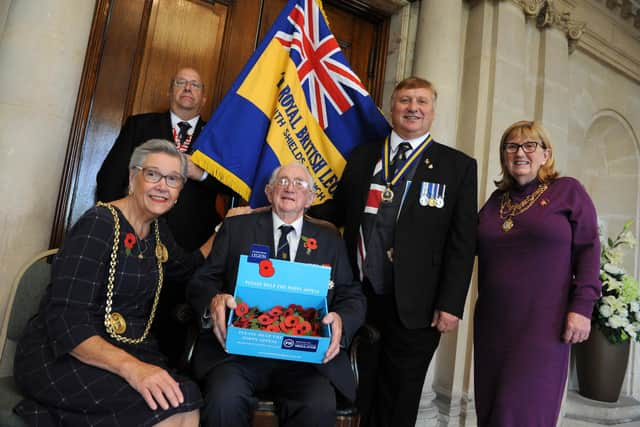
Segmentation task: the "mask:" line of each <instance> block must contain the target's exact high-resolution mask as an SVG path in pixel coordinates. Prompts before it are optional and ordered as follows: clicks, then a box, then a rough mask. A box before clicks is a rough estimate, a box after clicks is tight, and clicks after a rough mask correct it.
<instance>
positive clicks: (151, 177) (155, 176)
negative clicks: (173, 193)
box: [133, 166, 186, 188]
mask: <svg viewBox="0 0 640 427" xmlns="http://www.w3.org/2000/svg"><path fill="white" fill-rule="evenodd" d="M133 168H134V169H138V170H141V171H142V178H144V180H145V181H147V182H149V183H152V184H155V183H156V182H160V180H161V179H162V178H164V180H165V182H166V183H167V185H168V186H169V187H171V188H180V187H182V186H183V185H184V182H185V181H186V179H185V177H184V176H182V175H178V174H175V173H170V174H168V175H162V174H161V173H160V171H159V170H158V169H155V168H143V167H142V166H134V167H133Z"/></svg>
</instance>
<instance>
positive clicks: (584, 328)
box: [562, 311, 591, 344]
mask: <svg viewBox="0 0 640 427" xmlns="http://www.w3.org/2000/svg"><path fill="white" fill-rule="evenodd" d="M590 332H591V319H589V318H587V317H584V316H583V315H582V314H578V313H574V312H571V311H570V312H569V313H567V322H566V325H565V328H564V334H562V338H563V340H564V342H565V343H567V344H576V343H579V342H582V341H585V340H586V339H587V338H589V333H590Z"/></svg>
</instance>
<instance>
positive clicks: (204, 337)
mask: <svg viewBox="0 0 640 427" xmlns="http://www.w3.org/2000/svg"><path fill="white" fill-rule="evenodd" d="M302 235H303V236H307V237H314V238H315V239H316V240H317V242H318V248H317V249H316V250H314V251H312V252H311V253H310V254H307V251H306V249H304V245H303V244H302V242H300V245H299V246H298V250H297V252H296V258H295V259H296V262H303V263H309V264H320V265H322V264H330V265H331V267H332V270H331V278H332V280H333V282H334V284H335V286H334V287H333V289H330V290H329V292H328V295H327V306H328V308H329V311H334V312H336V313H338V314H339V315H340V317H341V318H342V327H343V341H342V343H341V344H342V345H343V347H344V348H346V347H348V345H349V343H350V342H351V339H352V338H353V335H354V334H355V332H356V331H357V330H358V328H359V327H360V326H361V325H362V324H363V322H364V316H365V311H366V302H365V298H364V295H363V293H362V289H361V287H360V284H359V283H357V282H354V281H353V276H352V273H351V268H350V267H349V260H348V258H347V253H346V248H345V246H344V241H343V240H342V238H341V237H340V235H339V233H338V232H337V231H336V230H335V229H333V228H331V227H330V226H327V225H319V224H317V223H313V222H310V221H308V220H307V219H306V218H305V220H304V223H303V226H302ZM252 244H260V245H267V246H269V247H271V254H272V255H273V254H275V249H274V248H273V245H274V242H273V220H272V217H271V212H270V211H269V212H262V213H257V214H249V215H240V216H234V217H230V218H227V219H225V220H224V223H223V226H222V227H221V228H220V231H219V232H218V234H217V235H216V240H215V242H214V245H213V249H212V251H211V254H210V255H209V257H208V258H207V261H206V262H205V264H204V265H203V266H202V267H201V268H200V269H199V270H198V271H197V272H196V273H195V274H194V276H193V278H192V279H191V281H190V282H189V285H188V286H187V298H188V300H189V302H190V303H191V305H192V306H193V307H194V309H195V311H196V313H204V312H205V310H206V309H207V308H208V307H209V303H210V302H211V299H212V298H213V297H214V296H215V295H217V294H218V293H228V294H231V295H233V294H234V291H235V286H236V277H237V273H238V264H239V257H240V255H241V254H245V255H248V254H249V249H250V247H251V245H252ZM230 357H234V356H232V355H229V354H227V353H225V352H224V350H223V349H222V347H221V346H220V344H219V343H218V341H217V340H216V338H215V336H214V335H213V332H212V330H211V328H206V329H205V328H203V329H202V331H201V333H200V337H199V339H198V344H197V345H196V348H195V352H194V355H193V359H192V360H193V362H192V367H193V370H194V373H195V376H196V378H198V379H199V380H202V379H203V378H204V377H205V376H206V375H207V373H208V372H209V371H210V370H211V368H213V367H214V366H216V365H217V364H219V363H221V362H223V361H224V360H226V359H227V358H230ZM316 366H317V367H318V369H319V370H320V372H321V373H322V374H323V375H325V376H326V377H327V378H329V380H331V382H332V383H333V384H334V386H335V387H336V388H337V389H338V390H339V391H340V392H341V393H342V394H344V395H345V397H347V398H349V399H351V400H353V399H354V398H355V381H354V378H353V375H352V372H351V368H350V366H349V360H348V356H347V354H346V350H342V351H340V353H339V354H338V356H337V357H336V358H335V359H333V360H332V361H330V362H329V363H327V364H322V365H316Z"/></svg>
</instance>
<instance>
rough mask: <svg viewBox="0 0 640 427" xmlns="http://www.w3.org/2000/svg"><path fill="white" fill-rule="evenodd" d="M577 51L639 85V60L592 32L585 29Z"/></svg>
mask: <svg viewBox="0 0 640 427" xmlns="http://www.w3.org/2000/svg"><path fill="white" fill-rule="evenodd" d="M639 44H640V43H639ZM578 49H580V50H581V51H584V52H586V53H588V54H589V55H591V56H593V57H594V58H596V59H597V60H599V61H601V62H604V63H605V64H608V65H610V66H612V67H613V68H615V69H617V70H618V71H620V72H622V73H623V74H624V75H626V76H627V77H630V78H631V79H633V80H635V81H636V82H637V83H640V58H638V57H637V56H635V57H634V56H632V55H629V54H628V53H627V52H625V51H623V50H621V49H618V48H617V47H616V46H615V45H613V44H612V43H610V42H608V41H607V40H605V39H604V38H602V37H601V36H600V35H599V34H597V33H595V32H594V31H590V30H589V29H588V28H587V30H586V31H585V32H584V34H583V36H582V38H581V39H580V42H579V43H578Z"/></svg>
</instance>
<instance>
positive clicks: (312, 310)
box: [226, 255, 331, 363]
mask: <svg viewBox="0 0 640 427" xmlns="http://www.w3.org/2000/svg"><path fill="white" fill-rule="evenodd" d="M330 280H331V267H329V266H321V265H315V264H304V263H297V262H290V261H282V260H277V259H260V260H255V259H252V258H250V257H247V256H246V255H241V256H240V264H239V267H238V278H237V281H236V290H235V295H234V297H235V299H236V303H237V307H236V309H235V310H232V311H231V313H230V315H229V322H228V324H227V341H226V345H227V351H228V352H229V353H231V354H240V355H245V356H256V357H266V358H272V359H284V360H292V361H299V362H309V363H322V359H323V358H324V354H325V353H326V351H327V348H328V347H329V341H330V340H331V330H330V328H329V327H328V326H327V325H324V324H322V322H321V320H322V317H323V316H324V315H325V314H327V291H328V289H329V281H330Z"/></svg>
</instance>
